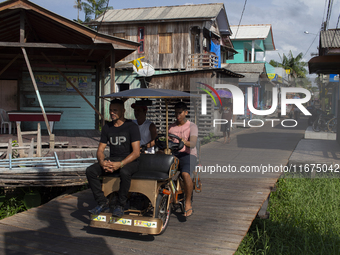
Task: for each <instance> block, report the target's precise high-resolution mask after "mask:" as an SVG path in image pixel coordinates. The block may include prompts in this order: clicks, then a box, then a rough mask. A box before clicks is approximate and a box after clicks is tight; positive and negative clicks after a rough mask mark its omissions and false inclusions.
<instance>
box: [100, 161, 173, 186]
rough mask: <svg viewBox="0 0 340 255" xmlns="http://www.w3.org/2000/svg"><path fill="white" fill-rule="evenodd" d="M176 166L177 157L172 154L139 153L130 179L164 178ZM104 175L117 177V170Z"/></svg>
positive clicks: (166, 177) (167, 176)
mask: <svg viewBox="0 0 340 255" xmlns="http://www.w3.org/2000/svg"><path fill="white" fill-rule="evenodd" d="M177 168H178V159H177V158H176V157H174V156H173V155H166V154H141V155H140V157H139V167H138V171H137V172H136V173H134V174H133V175H132V179H147V180H159V181H161V180H166V179H168V178H169V173H170V171H171V170H177ZM175 172H176V171H174V173H175ZM105 176H109V177H119V171H115V172H113V173H110V174H106V175H105Z"/></svg>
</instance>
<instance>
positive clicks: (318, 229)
mask: <svg viewBox="0 0 340 255" xmlns="http://www.w3.org/2000/svg"><path fill="white" fill-rule="evenodd" d="M268 211H269V213H270V218H269V219H267V220H260V219H255V220H254V222H253V224H252V226H251V227H250V229H249V231H248V233H247V235H246V236H245V238H244V239H243V241H242V243H241V245H240V246H239V248H238V250H237V252H236V253H235V254H237V255H240V254H270V255H271V254H289V255H290V254H299V255H300V254H308V255H309V254H318V255H319V254H325V255H330V254H340V179H335V178H334V179H326V178H323V179H304V178H282V179H279V181H278V183H277V190H276V191H275V192H273V193H272V194H271V196H270V201H269V209H268Z"/></svg>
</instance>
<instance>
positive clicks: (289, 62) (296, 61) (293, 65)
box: [269, 51, 307, 78]
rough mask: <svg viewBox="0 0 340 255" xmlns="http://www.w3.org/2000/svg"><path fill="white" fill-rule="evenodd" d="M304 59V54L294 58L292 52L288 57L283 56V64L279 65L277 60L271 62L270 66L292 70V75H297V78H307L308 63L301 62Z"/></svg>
mask: <svg viewBox="0 0 340 255" xmlns="http://www.w3.org/2000/svg"><path fill="white" fill-rule="evenodd" d="M302 57H303V53H302V52H300V53H299V54H298V55H297V56H296V57H294V56H293V53H292V51H289V55H288V57H287V56H286V55H285V54H283V59H282V63H279V62H277V61H275V60H270V62H269V64H271V65H272V66H274V67H282V68H284V69H286V70H290V73H291V75H292V73H295V74H296V75H297V78H306V74H307V70H306V68H305V66H307V63H306V62H303V61H301V59H302Z"/></svg>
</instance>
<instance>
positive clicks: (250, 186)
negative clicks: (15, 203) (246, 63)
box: [0, 121, 306, 255]
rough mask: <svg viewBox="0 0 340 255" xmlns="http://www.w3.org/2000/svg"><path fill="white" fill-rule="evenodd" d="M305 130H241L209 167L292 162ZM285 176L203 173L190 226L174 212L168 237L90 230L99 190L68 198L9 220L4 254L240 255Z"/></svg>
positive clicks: (212, 155) (209, 158)
mask: <svg viewBox="0 0 340 255" xmlns="http://www.w3.org/2000/svg"><path fill="white" fill-rule="evenodd" d="M305 129H306V125H305V124H304V122H303V121H301V124H300V123H299V125H298V126H297V127H296V128H290V129H289V130H288V131H287V130H286V129H285V128H283V127H281V126H279V125H277V126H275V127H274V128H271V127H270V126H267V127H263V128H256V129H255V128H254V129H248V130H244V131H241V132H239V133H238V134H237V135H235V131H234V130H233V131H232V141H231V143H230V144H229V145H225V144H222V143H221V141H217V142H212V143H210V144H207V145H205V146H202V154H203V157H202V164H203V165H206V166H209V165H210V166H213V165H216V164H219V165H221V166H222V165H227V164H230V165H232V166H235V167H237V168H238V169H239V167H240V166H242V165H254V166H256V165H257V166H260V165H261V166H262V164H264V165H269V164H270V165H276V164H279V165H280V164H281V165H286V164H287V163H288V159H289V157H290V155H291V153H292V151H294V148H295V147H296V145H297V143H298V142H299V141H300V139H302V138H303V134H304V130H305ZM70 149H71V148H70ZM279 175H280V173H276V174H269V175H262V176H261V178H252V176H251V175H249V174H247V177H245V176H242V175H240V176H239V177H237V176H238V174H237V175H234V176H232V177H228V176H227V175H226V174H225V173H220V174H212V175H210V174H202V177H203V178H202V181H203V190H202V193H199V194H196V193H195V194H194V203H193V208H194V214H193V215H192V216H191V217H189V218H188V219H187V221H185V219H184V218H183V216H182V215H181V214H179V213H172V214H171V218H170V222H169V226H168V229H167V230H166V231H165V233H164V234H163V235H161V236H146V235H139V234H133V233H124V232H118V231H113V230H108V229H94V228H90V227H89V226H88V224H89V213H88V212H87V210H88V209H90V208H93V207H94V206H95V202H94V199H93V197H92V194H91V191H90V190H86V191H83V192H80V193H77V194H73V195H68V196H64V197H62V198H59V199H56V200H53V201H51V202H49V203H47V204H45V205H42V206H40V207H37V208H33V209H30V210H28V211H26V212H23V213H20V214H17V215H15V216H12V217H9V218H6V219H3V220H1V221H0V254H82V255H83V254H114V255H118V254H189V255H190V254H223V255H225V254H234V253H235V251H236V250H237V248H238V246H239V244H240V242H241V241H242V239H243V238H244V236H245V235H246V233H247V231H248V229H249V227H250V225H251V223H252V221H253V219H254V218H255V217H256V215H257V212H258V211H259V210H260V208H261V206H262V204H263V203H264V201H265V200H266V199H267V197H268V195H269V194H270V191H271V189H272V188H273V186H274V185H275V183H276V181H277V178H278V177H279ZM227 177H228V178H227Z"/></svg>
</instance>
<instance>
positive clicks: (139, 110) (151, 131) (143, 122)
mask: <svg viewBox="0 0 340 255" xmlns="http://www.w3.org/2000/svg"><path fill="white" fill-rule="evenodd" d="M131 108H132V109H133V110H134V114H135V117H136V119H135V120H133V122H134V123H136V124H137V125H138V127H139V132H140V138H141V140H140V145H141V146H143V145H144V146H146V153H150V154H154V153H155V148H154V146H155V139H156V136H157V128H156V125H155V124H154V123H153V122H151V121H150V120H147V119H146V113H147V111H148V107H147V106H146V105H144V104H143V102H142V101H136V103H133V104H132V105H131Z"/></svg>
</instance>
